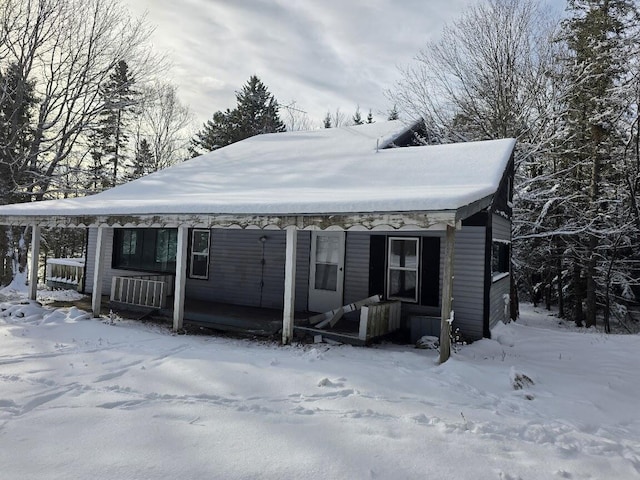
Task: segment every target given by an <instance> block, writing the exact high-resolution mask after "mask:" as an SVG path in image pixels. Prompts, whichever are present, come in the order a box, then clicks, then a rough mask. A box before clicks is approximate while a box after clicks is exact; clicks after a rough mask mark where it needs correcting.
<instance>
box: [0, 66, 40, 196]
mask: <svg viewBox="0 0 640 480" xmlns="http://www.w3.org/2000/svg"><path fill="white" fill-rule="evenodd" d="M35 105H36V97H35V92H34V83H33V82H31V81H28V80H27V79H26V78H24V76H23V74H22V72H21V69H20V67H19V65H18V64H16V63H11V64H9V65H8V66H7V67H6V70H5V72H4V73H3V72H2V71H1V70H0V203H12V202H20V201H28V200H29V197H28V196H25V195H23V194H22V193H21V192H20V187H21V186H22V185H24V184H26V183H28V182H29V178H28V176H29V175H34V174H35V172H34V171H31V172H29V164H30V159H29V147H30V144H31V141H32V140H33V134H34V130H33V127H32V119H33V108H34V106H35Z"/></svg>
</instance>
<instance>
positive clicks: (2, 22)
mask: <svg viewBox="0 0 640 480" xmlns="http://www.w3.org/2000/svg"><path fill="white" fill-rule="evenodd" d="M150 32H151V30H150V28H149V27H148V25H147V23H146V21H145V20H144V18H142V19H135V18H133V17H131V16H130V15H129V12H128V11H126V10H125V9H124V7H123V6H122V5H121V4H120V3H119V2H118V1H117V0H38V1H30V0H3V2H2V3H0V39H2V42H0V69H3V70H4V69H6V68H7V67H8V66H9V65H14V66H15V68H16V69H17V71H18V72H19V74H20V78H21V79H22V81H23V84H24V86H25V88H23V89H22V90H20V89H17V90H16V93H17V95H18V96H19V95H20V94H22V93H23V92H26V91H27V89H26V86H27V85H33V89H34V94H35V98H36V99H37V104H36V105H35V106H34V108H33V122H32V127H31V130H32V131H31V133H30V138H29V145H28V148H26V149H25V151H24V155H21V156H20V157H19V158H13V159H12V163H11V165H10V170H11V174H12V176H13V179H12V182H11V184H10V188H9V191H3V192H0V193H1V194H2V196H3V198H5V199H6V198H9V199H11V200H12V201H30V200H39V199H42V198H46V197H52V196H53V197H55V196H60V195H62V194H63V190H64V188H65V181H66V180H67V179H68V176H67V175H66V174H65V172H68V171H69V165H70V160H71V158H72V157H75V156H76V155H77V149H78V145H79V143H80V141H81V140H82V137H83V134H85V133H86V132H87V131H88V130H89V129H90V127H91V126H92V124H94V123H95V122H96V119H97V118H98V116H99V114H100V112H101V111H102V110H103V109H104V108H105V106H104V105H103V104H102V102H101V98H100V88H101V85H102V84H103V83H104V82H105V80H106V79H107V78H108V75H109V74H110V72H111V71H112V69H113V67H114V66H115V65H116V64H117V63H118V62H120V61H122V60H127V61H128V62H129V63H130V64H131V66H132V72H133V73H134V74H135V76H136V78H137V79H138V81H139V82H141V83H142V82H144V81H145V79H147V78H149V77H150V76H152V75H154V74H155V73H157V72H158V70H159V68H160V67H161V65H162V60H161V59H160V58H158V57H157V56H155V55H154V54H153V53H152V52H151V50H150V49H149V47H148V42H147V40H148V38H149V35H150ZM0 100H2V99H0ZM3 237H4V236H3ZM13 238H14V239H15V238H16V236H15V235H14V236H13ZM3 239H4V238H3ZM16 243H17V244H18V245H20V250H21V251H22V250H23V249H25V248H26V242H24V241H16ZM7 250H9V249H4V248H3V251H7ZM18 257H19V258H21V260H20V262H19V263H20V268H23V267H24V260H23V259H24V255H22V254H18Z"/></svg>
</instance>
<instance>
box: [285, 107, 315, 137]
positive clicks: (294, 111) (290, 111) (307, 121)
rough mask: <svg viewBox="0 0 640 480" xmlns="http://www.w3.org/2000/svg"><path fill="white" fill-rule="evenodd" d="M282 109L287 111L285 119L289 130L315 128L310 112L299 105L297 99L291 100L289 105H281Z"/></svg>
mask: <svg viewBox="0 0 640 480" xmlns="http://www.w3.org/2000/svg"><path fill="white" fill-rule="evenodd" d="M280 110H281V111H282V110H284V111H285V113H284V115H283V119H284V123H285V125H286V126H287V131H288V132H295V131H298V130H312V129H313V128H314V124H313V121H312V120H311V118H309V114H308V113H307V112H306V111H305V110H303V109H301V108H300V107H298V104H297V102H296V101H295V100H293V101H291V102H290V103H289V104H288V105H280Z"/></svg>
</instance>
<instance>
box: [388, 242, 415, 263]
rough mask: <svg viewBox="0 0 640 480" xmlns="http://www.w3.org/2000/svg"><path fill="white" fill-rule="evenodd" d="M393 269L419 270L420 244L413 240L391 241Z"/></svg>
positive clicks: (390, 259) (390, 260)
mask: <svg viewBox="0 0 640 480" xmlns="http://www.w3.org/2000/svg"><path fill="white" fill-rule="evenodd" d="M389 265H390V266H391V267H404V268H417V267H418V242H417V241H415V240H413V239H411V240H398V239H392V240H391V258H389Z"/></svg>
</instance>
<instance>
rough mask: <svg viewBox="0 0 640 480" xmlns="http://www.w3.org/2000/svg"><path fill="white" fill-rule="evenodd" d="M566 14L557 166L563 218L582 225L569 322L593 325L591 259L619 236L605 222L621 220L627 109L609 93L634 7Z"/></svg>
mask: <svg viewBox="0 0 640 480" xmlns="http://www.w3.org/2000/svg"><path fill="white" fill-rule="evenodd" d="M568 12H569V14H570V16H569V18H568V19H567V20H566V21H565V22H564V24H563V33H564V40H565V41H566V44H567V46H568V48H569V52H570V56H569V58H568V59H567V60H566V64H567V72H568V76H567V81H568V82H569V83H570V85H571V89H570V94H569V96H568V98H567V102H566V113H565V115H564V120H565V125H566V129H565V131H566V138H565V141H564V145H565V146H564V151H563V152H562V158H561V161H562V163H563V164H564V165H565V167H566V169H568V171H569V172H570V173H571V174H570V175H569V178H568V184H569V187H570V191H572V193H573V195H574V197H573V201H572V202H571V204H570V205H569V207H570V209H571V212H570V213H571V215H572V217H573V218H576V219H580V220H581V221H582V224H583V226H582V227H583V228H582V229H581V231H582V232H583V233H581V234H578V235H575V236H574V237H573V238H572V241H571V244H570V247H571V248H570V250H571V252H572V253H571V260H572V268H573V281H572V290H571V291H572V295H571V300H572V307H573V308H572V317H573V320H575V321H576V323H577V324H578V325H581V324H582V321H583V319H584V320H585V322H586V326H591V325H595V323H596V313H597V310H598V292H600V294H603V293H604V284H605V282H604V278H603V275H602V274H601V272H602V269H601V268H600V267H599V265H601V264H602V262H601V260H599V259H604V258H607V257H609V255H610V254H611V252H608V251H607V247H606V245H610V244H611V243H612V238H611V236H612V234H615V232H617V231H619V228H618V227H617V226H615V224H612V223H611V221H610V219H612V218H617V219H618V220H617V222H616V223H621V222H622V221H623V219H622V218H620V212H619V211H617V212H616V211H615V209H616V205H618V198H616V197H618V192H617V190H616V189H615V188H613V187H614V186H615V185H616V184H618V183H620V178H619V175H618V168H617V167H616V159H617V158H620V157H621V154H622V148H623V146H624V139H623V138H622V137H620V135H619V133H620V132H619V130H618V128H617V122H618V119H619V118H621V117H623V116H624V115H625V112H626V111H627V109H628V99H624V98H622V97H621V96H620V95H617V94H616V87H618V86H620V85H621V84H622V83H623V81H624V79H625V77H626V65H625V64H626V62H628V58H629V51H628V45H629V38H628V27H629V21H630V20H633V21H635V20H636V19H637V10H636V6H635V4H634V2H632V1H631V0H569V2H568ZM607 186H611V188H605V187H607ZM606 232H607V233H606ZM583 300H585V305H586V311H585V312H584V313H583V310H582V305H583Z"/></svg>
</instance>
